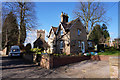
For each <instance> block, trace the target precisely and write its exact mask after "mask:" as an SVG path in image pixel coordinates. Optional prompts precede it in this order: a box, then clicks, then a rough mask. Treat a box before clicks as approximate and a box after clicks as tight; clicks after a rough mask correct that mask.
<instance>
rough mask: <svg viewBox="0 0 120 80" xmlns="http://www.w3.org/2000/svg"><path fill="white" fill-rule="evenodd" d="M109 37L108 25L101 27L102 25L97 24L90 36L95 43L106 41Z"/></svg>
mask: <svg viewBox="0 0 120 80" xmlns="http://www.w3.org/2000/svg"><path fill="white" fill-rule="evenodd" d="M103 25H104V24H103ZM108 38H109V33H108V31H107V27H106V26H102V27H101V26H100V25H96V26H95V27H94V28H93V30H92V32H91V34H90V36H89V40H93V41H94V42H95V44H99V43H105V42H106V41H107V40H108Z"/></svg>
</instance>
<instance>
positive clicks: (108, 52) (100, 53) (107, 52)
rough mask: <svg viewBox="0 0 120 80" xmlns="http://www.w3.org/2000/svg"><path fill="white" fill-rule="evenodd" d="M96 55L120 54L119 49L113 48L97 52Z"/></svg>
mask: <svg viewBox="0 0 120 80" xmlns="http://www.w3.org/2000/svg"><path fill="white" fill-rule="evenodd" d="M98 55H112V56H118V55H120V51H119V50H115V51H105V52H99V53H98Z"/></svg>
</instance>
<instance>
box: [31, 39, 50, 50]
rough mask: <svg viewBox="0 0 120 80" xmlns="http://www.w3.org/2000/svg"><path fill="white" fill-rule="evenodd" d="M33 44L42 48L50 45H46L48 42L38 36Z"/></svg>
mask: <svg viewBox="0 0 120 80" xmlns="http://www.w3.org/2000/svg"><path fill="white" fill-rule="evenodd" d="M33 44H34V47H37V46H39V48H44V49H46V48H48V47H50V46H49V45H48V43H47V42H46V41H45V40H44V39H42V38H40V37H39V38H37V40H36V41H35V42H34V43H33Z"/></svg>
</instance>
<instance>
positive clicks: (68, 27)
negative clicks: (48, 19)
mask: <svg viewBox="0 0 120 80" xmlns="http://www.w3.org/2000/svg"><path fill="white" fill-rule="evenodd" d="M77 20H79V18H77V19H75V20H72V21H70V22H67V23H61V24H62V25H63V27H64V29H65V30H67V29H70V27H71V26H72V25H73V24H74V23H75V22H76V21H77Z"/></svg>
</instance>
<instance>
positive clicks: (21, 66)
mask: <svg viewBox="0 0 120 80" xmlns="http://www.w3.org/2000/svg"><path fill="white" fill-rule="evenodd" d="M109 77H110V76H109V62H107V61H90V60H86V61H82V62H78V63H74V64H69V65H66V66H61V67H59V68H55V69H52V70H48V69H44V68H41V67H40V66H38V65H36V64H32V63H29V62H27V61H24V60H23V59H21V58H9V57H7V56H4V57H2V78H109Z"/></svg>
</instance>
